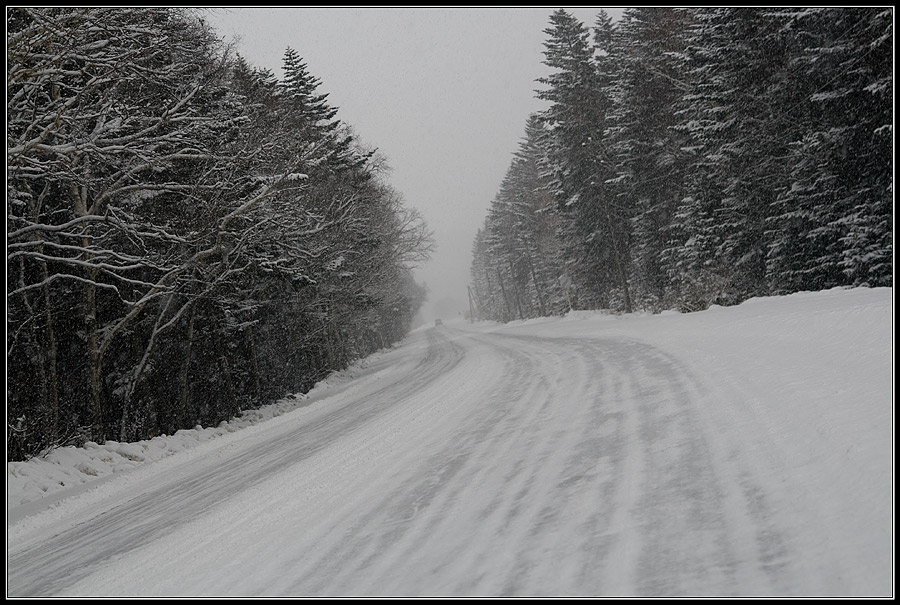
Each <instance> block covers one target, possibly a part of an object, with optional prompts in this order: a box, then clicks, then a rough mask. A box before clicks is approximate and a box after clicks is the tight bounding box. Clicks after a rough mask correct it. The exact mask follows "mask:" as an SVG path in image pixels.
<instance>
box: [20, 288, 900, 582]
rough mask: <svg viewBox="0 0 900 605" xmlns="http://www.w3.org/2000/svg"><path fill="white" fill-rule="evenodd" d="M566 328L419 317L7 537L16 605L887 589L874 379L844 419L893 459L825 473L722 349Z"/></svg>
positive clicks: (598, 326) (810, 429)
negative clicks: (241, 424)
mask: <svg viewBox="0 0 900 605" xmlns="http://www.w3.org/2000/svg"><path fill="white" fill-rule="evenodd" d="M820 298H821V297H820ZM888 302H889V301H888ZM881 304H882V306H883V304H884V299H883V298H882V299H881ZM825 306H826V308H830V307H828V305H827V304H826V305H825ZM889 306H890V305H889V304H888V310H890V309H889ZM751 310H752V309H751ZM726 311H732V310H721V311H720V312H726ZM696 315H697V316H700V315H702V314H696ZM812 316H815V314H813V315H812ZM735 317H736V318H737V319H740V317H738V316H737V315H735ZM685 319H687V316H684V317H683V318H682V317H674V318H670V320H671V321H682V320H685ZM777 319H778V317H777V316H776V317H774V321H775V324H776V330H775V331H779V330H778V329H777ZM819 319H821V316H820V317H819ZM660 320H664V318H660V317H656V318H647V317H645V318H635V319H634V320H632V321H633V322H634V325H638V324H639V322H645V323H646V322H650V321H656V322H657V327H660V326H663V324H662V323H659V322H660ZM623 321H624V320H623ZM582 323H583V324H584V326H586V327H587V328H585V327H582V328H581V329H580V330H579V329H578V328H579V326H577V325H575V324H574V323H571V322H570V323H569V326H568V328H569V329H558V328H559V325H557V326H556V328H554V329H553V330H552V331H551V330H549V329H548V328H547V325H549V324H540V323H537V324H534V325H528V324H525V325H520V326H519V327H518V328H515V327H514V328H512V329H495V330H485V329H483V328H482V329H479V328H473V327H471V326H467V325H465V324H455V325H453V326H445V327H441V328H433V329H427V330H421V331H418V332H415V333H413V335H412V336H411V337H410V338H409V339H408V340H407V342H406V343H405V344H404V345H403V346H402V347H399V348H396V349H394V350H391V351H390V352H387V353H385V354H382V355H381V356H379V357H378V358H377V359H376V360H375V361H373V362H372V363H371V364H370V365H369V366H368V367H367V369H366V371H365V373H364V374H363V375H361V376H359V377H357V378H356V379H355V380H353V381H351V382H348V383H345V384H343V385H341V386H340V387H337V388H334V389H331V390H329V391H326V392H325V393H324V394H322V395H321V396H319V397H317V398H313V399H312V400H310V402H309V405H307V406H305V407H303V408H301V409H298V410H296V411H295V412H293V413H290V414H286V415H284V416H282V417H280V418H278V419H276V420H273V421H270V422H266V423H262V424H260V425H257V426H254V427H252V428H250V429H246V430H243V431H239V432H238V433H235V434H232V435H228V436H227V438H222V439H217V440H214V441H211V442H208V443H204V444H203V445H202V446H200V447H198V448H197V450H196V451H193V452H190V453H189V454H190V455H188V454H187V453H186V454H185V455H174V456H171V457H169V458H166V459H164V460H161V461H158V462H155V463H153V464H148V465H146V467H145V468H140V469H137V470H135V471H132V472H129V473H127V474H126V475H124V476H122V477H120V478H117V479H115V480H111V481H108V482H106V483H104V484H103V485H101V486H100V487H98V488H97V489H95V490H93V491H91V492H87V493H85V494H82V495H81V496H79V497H72V498H69V499H67V500H64V501H63V502H62V503H61V504H60V505H59V507H57V508H56V509H54V510H51V511H46V512H45V513H43V514H38V515H34V516H33V517H28V518H26V519H23V520H21V521H19V522H18V523H15V524H14V525H12V526H10V527H9V528H8V529H9V539H8V572H7V573H8V594H9V595H10V596H34V595H185V596H186V595H207V596H212V595H232V596H236V595H299V596H317V595H336V596H351V595H396V596H403V595H437V596H441V595H448V596H449V595H585V596H591V595H861V594H865V595H885V594H889V593H890V592H891V591H892V571H891V570H892V565H891V560H890V559H891V553H892V542H893V537H892V525H891V520H892V514H891V508H892V486H891V481H892V467H891V464H892V463H891V462H888V461H885V462H879V463H878V465H877V468H874V469H873V468H871V466H872V465H871V463H870V462H871V460H872V459H873V458H874V457H877V456H880V455H884V456H891V459H892V455H891V450H890V448H891V447H892V446H891V429H890V427H887V428H885V426H883V425H882V423H883V422H888V421H890V420H891V418H892V410H891V409H886V410H884V414H885V415H884V416H883V417H880V418H879V417H874V416H877V415H878V414H880V413H882V412H877V413H876V414H872V413H868V412H866V411H865V410H866V409H870V408H872V407H873V406H879V405H882V404H884V403H885V402H887V403H888V404H889V403H890V401H891V399H890V398H891V393H890V391H888V392H887V393H885V394H884V395H885V398H886V399H884V400H883V401H875V402H874V403H871V404H867V405H866V406H861V410H860V412H859V413H860V414H863V415H867V418H868V419H867V420H866V421H865V424H866V426H865V427H864V428H862V429H857V431H863V432H866V435H867V436H868V437H870V438H873V439H875V442H874V445H873V443H871V442H870V443H869V444H868V445H870V446H872V447H877V448H884V447H887V448H889V449H888V451H886V452H885V451H877V452H875V453H874V454H866V455H862V457H859V458H855V459H854V458H852V457H851V456H850V451H849V450H848V452H847V456H846V457H845V458H846V460H849V462H848V461H844V462H842V463H841V464H843V465H844V466H842V467H841V468H831V469H824V470H823V469H822V468H820V467H818V466H816V465H826V464H830V462H829V461H828V460H823V461H816V460H814V459H806V458H805V457H804V459H802V460H798V459H795V458H796V456H795V451H794V450H792V449H791V447H792V445H791V444H801V445H802V444H805V443H806V446H805V447H804V449H802V450H797V451H803V452H805V453H807V454H810V455H815V454H816V451H817V450H816V448H817V447H819V448H823V451H824V450H825V449H829V448H832V447H840V448H843V445H842V443H843V442H840V441H839V440H838V441H835V440H831V439H830V436H829V435H823V434H822V432H823V430H824V429H823V428H822V425H817V424H815V423H812V424H810V423H808V422H803V421H797V422H796V423H795V424H794V425H792V426H790V427H789V429H790V430H788V431H786V430H785V427H784V422H785V421H784V418H782V417H777V418H773V417H772V415H771V413H769V412H768V411H767V410H766V409H763V408H762V407H761V404H760V401H759V397H758V393H755V392H754V391H753V389H752V388H749V387H748V386H747V384H749V383H747V382H746V380H745V381H744V382H743V383H742V380H741V376H738V375H736V374H735V373H734V368H736V367H739V364H731V365H729V364H728V363H727V360H725V361H723V360H722V359H721V356H720V355H718V356H717V355H715V353H716V351H717V350H718V349H716V347H715V346H713V345H710V346H711V348H710V349H709V350H708V351H706V352H704V350H703V347H702V343H701V345H697V344H695V345H692V344H691V341H690V340H685V339H680V340H678V339H675V338H674V336H673V337H672V340H671V342H678V343H681V344H680V345H679V346H681V348H680V349H679V348H678V346H672V347H668V348H667V347H664V346H656V345H654V344H650V343H649V342H648V340H650V339H648V338H639V337H635V334H638V335H640V334H643V335H645V336H646V335H651V334H653V333H654V331H653V330H652V329H647V330H646V331H645V332H644V331H641V330H640V329H639V330H638V331H637V332H634V333H632V334H629V333H628V326H629V325H630V324H627V325H626V324H623V323H622V322H619V323H617V324H616V325H615V329H609V325H610V324H608V323H603V322H596V323H592V322H590V321H588V322H582ZM671 325H674V324H670V326H671ZM729 325H732V326H734V325H740V323H738V324H735V323H734V321H731V322H730V324H729ZM748 325H749V324H748ZM542 326H543V329H542ZM573 326H574V328H573ZM604 326H605V327H604ZM754 326H755V324H753V325H749V328H748V330H749V332H753V331H754V330H755V327H754ZM663 327H665V326H663ZM585 329H586V332H585ZM677 329H682V328H677ZM677 329H676V331H675V332H671V334H672V335H677ZM800 329H801V330H802V329H803V327H802V326H801V327H800ZM749 332H748V333H749ZM660 333H663V334H665V330H664V329H663V330H662V331H661V332H660ZM711 333H712V331H711ZM780 333H781V334H782V335H784V334H785V333H786V331H785V330H783V329H781V330H780ZM723 338H727V335H723ZM660 339H661V342H665V338H663V337H660ZM887 342H888V344H889V343H890V339H888V341H887ZM795 344H796V343H795ZM692 346H693V347H694V348H691V347H692ZM781 346H788V344H785V343H781ZM873 346H875V347H876V351H875V352H876V355H877V354H878V353H879V350H877V347H879V346H880V347H883V346H884V342H881V343H874V344H873ZM698 347H699V348H698ZM720 349H721V347H720ZM691 351H693V352H694V353H691ZM719 352H721V350H719ZM887 352H888V353H890V348H889V349H888V351H887ZM880 353H881V354H883V353H884V351H883V350H881V351H880ZM747 354H748V360H751V359H753V358H752V354H753V350H752V349H751V350H749V351H747ZM713 357H715V359H716V360H717V361H714V360H713ZM773 359H777V356H776V357H773ZM704 360H706V361H707V362H708V363H707V364H706V366H703V363H701V362H702V361H704ZM830 361H831V360H830V358H829V362H830ZM887 361H888V362H889V361H890V360H889V359H888V360H887ZM716 363H719V364H722V365H721V366H720V367H718V368H716V365H715V364H716ZM748 363H749V362H748ZM753 364H755V365H753ZM760 364H761V361H760V360H759V359H755V360H754V361H753V362H752V363H751V365H750V367H751V369H752V371H754V372H769V374H765V373H763V374H757V379H758V380H760V381H763V382H766V381H769V382H770V383H772V382H773V381H774V384H773V386H772V391H771V392H773V393H774V392H776V391H777V392H784V391H785V390H786V388H787V387H785V384H788V383H787V382H784V381H783V380H782V379H783V378H784V377H783V376H781V377H779V375H778V374H777V371H776V370H773V369H771V368H770V369H769V370H766V369H765V367H764V366H765V364H762V365H760ZM771 365H772V366H773V367H774V365H775V363H774V362H773V364H771ZM810 365H813V366H815V365H816V362H815V361H812V362H803V363H802V364H801V366H802V368H803V369H804V371H805V369H806V368H808V367H809V366H810ZM816 367H818V366H816ZM885 367H887V366H885ZM716 369H719V370H722V372H721V374H719V375H717V376H715V377H711V376H710V375H709V374H707V373H706V372H707V371H712V370H716ZM849 371H851V372H852V371H853V370H852V368H851V369H850V370H849ZM879 372H881V373H879ZM807 373H808V372H807ZM875 373H876V374H877V376H878V377H879V378H882V379H883V376H882V374H883V370H879V369H876V372H875ZM790 375H791V376H792V377H794V378H793V379H795V380H797V381H800V382H802V381H803V380H804V376H805V374H804V372H791V373H790ZM744 378H746V376H744ZM866 379H867V380H868V379H871V375H868V376H867V378H866ZM779 380H782V382H778V381H779ZM834 380H836V381H840V380H841V377H840V376H836V377H834ZM791 384H792V383H791ZM810 384H812V383H811V382H810ZM884 384H885V383H884V382H883V380H882V382H881V383H880V385H879V384H876V385H875V389H876V390H875V391H873V392H875V393H876V394H877V393H879V391H878V390H877V389H879V388H881V389H883V387H884ZM827 386H828V385H826V387H827ZM803 388H805V387H802V385H801V388H799V389H798V392H803ZM807 390H808V389H807ZM786 395H787V396H788V397H789V398H790V397H793V394H792V392H787V393H786ZM862 396H864V397H867V398H868V399H871V397H870V396H868V395H866V394H865V393H863V394H862ZM766 403H771V404H773V405H780V403H779V402H766ZM803 405H807V404H805V403H804V404H803ZM803 405H801V406H800V407H803ZM763 407H764V405H763ZM877 409H879V410H880V409H881V408H880V407H878V408H877ZM793 413H795V414H796V413H797V411H796V410H795V411H794V412H793ZM829 413H830V412H827V411H826V412H823V411H821V410H820V411H818V412H816V414H817V415H818V417H820V418H821V417H822V416H823V415H824V416H825V417H826V418H825V420H824V421H823V422H824V423H825V425H828V426H830V425H831V424H833V423H834V422H835V418H836V417H835V416H833V415H832V416H829ZM785 417H787V416H785ZM851 428H852V427H851ZM798 431H799V433H798ZM854 438H855V437H851V440H852V439H854ZM885 438H886V439H885ZM807 442H809V443H807ZM861 445H863V446H865V444H861ZM862 463H864V464H866V466H867V468H866V469H865V470H860V471H859V472H862V473H863V474H865V473H868V474H869V475H870V476H869V475H866V476H864V477H862V478H860V477H859V476H856V477H855V479H854V480H857V481H859V480H861V481H864V482H877V481H879V478H880V479H886V480H887V481H888V483H887V484H886V485H869V486H867V487H868V488H870V489H872V490H873V492H874V495H870V496H869V497H868V498H865V497H863V498H861V497H860V496H859V494H855V493H847V492H848V490H847V489H845V487H846V486H847V485H848V482H849V481H850V480H849V479H847V478H846V477H845V475H847V474H852V473H856V472H857V471H856V470H855V468H854V467H853V465H859V464H862ZM886 472H887V473H888V475H887V476H886V477H885V476H884V475H885V473H886ZM800 477H802V479H800V480H798V478H800ZM829 482H830V483H832V484H835V483H836V485H831V486H830V487H829V486H828V484H829ZM827 490H831V491H827ZM835 498H837V499H838V500H839V501H835ZM854 511H855V512H856V514H858V515H861V516H862V517H864V519H863V520H862V521H859V520H858V519H857V520H850V519H847V518H846V516H847V515H850V514H851V513H853V512H854ZM879 532H883V534H881V533H879ZM851 534H852V536H855V541H854V538H853V537H851V536H850V535H851ZM880 535H883V536H884V537H883V538H880V537H879V536H880ZM861 559H862V560H861Z"/></svg>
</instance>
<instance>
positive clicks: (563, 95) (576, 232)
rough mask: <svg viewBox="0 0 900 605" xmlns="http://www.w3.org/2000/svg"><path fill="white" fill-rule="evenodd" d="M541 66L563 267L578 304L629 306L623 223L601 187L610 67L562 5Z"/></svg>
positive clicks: (553, 20) (621, 211) (552, 22)
mask: <svg viewBox="0 0 900 605" xmlns="http://www.w3.org/2000/svg"><path fill="white" fill-rule="evenodd" d="M544 32H545V33H546V34H547V40H546V41H545V42H544V47H545V50H544V57H545V59H544V64H545V65H546V66H547V67H549V68H550V69H552V70H553V72H552V73H551V74H550V75H548V76H546V77H543V78H539V80H538V82H539V83H540V84H542V85H544V86H545V88H543V89H541V90H539V91H537V96H538V98H540V99H543V100H546V101H548V102H549V103H550V106H549V107H548V108H547V110H546V111H544V112H543V114H542V119H543V121H544V123H545V124H546V125H547V128H548V131H549V136H548V140H549V141H550V144H549V146H548V160H549V161H548V167H549V168H550V173H549V175H550V177H551V186H552V187H553V191H554V193H555V195H556V196H557V201H558V206H559V209H560V216H561V217H562V220H561V232H562V233H563V236H562V243H563V250H564V256H565V258H566V265H567V267H566V269H567V271H568V272H569V274H570V276H571V278H572V280H573V282H574V283H575V286H576V288H577V289H578V290H579V294H580V300H581V302H580V304H583V305H585V306H594V307H597V306H600V307H608V306H610V305H611V304H613V302H614V301H619V302H618V303H616V306H617V307H619V308H621V309H623V310H625V311H626V312H629V311H631V296H630V292H629V284H628V224H627V218H628V217H627V216H626V215H625V213H624V209H622V208H619V207H618V206H616V205H615V204H614V202H613V200H612V199H611V197H610V196H609V195H608V193H607V192H606V189H605V185H604V183H605V181H606V180H607V178H608V176H609V169H610V166H609V162H608V155H607V153H608V150H607V146H606V141H605V140H604V138H603V133H604V131H605V129H606V119H607V114H608V112H609V110H610V99H609V96H608V86H609V80H608V74H609V71H610V70H609V69H608V66H607V64H606V60H605V59H604V58H603V57H598V58H597V59H596V60H595V50H594V46H593V45H592V44H591V41H590V39H589V38H590V32H589V31H588V30H587V28H586V27H585V26H584V24H582V23H581V22H580V21H579V20H578V19H576V18H575V17H574V16H572V15H571V14H569V13H567V12H566V11H565V10H562V9H560V10H558V11H556V12H554V13H553V14H552V15H551V17H550V26H549V27H548V28H547V29H545V30H544Z"/></svg>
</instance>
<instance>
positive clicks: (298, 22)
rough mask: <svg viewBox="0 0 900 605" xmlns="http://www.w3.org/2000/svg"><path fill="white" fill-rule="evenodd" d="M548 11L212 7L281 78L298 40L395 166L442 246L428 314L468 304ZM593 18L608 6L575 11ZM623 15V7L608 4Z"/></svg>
mask: <svg viewBox="0 0 900 605" xmlns="http://www.w3.org/2000/svg"><path fill="white" fill-rule="evenodd" d="M554 10H556V8H555V7H549V8H539V9H532V8H528V9H525V8H518V9H510V8H504V9H485V8H456V9H360V8H354V9H350V8H344V9H338V8H333V9H304V8H284V9H274V8H265V9H212V10H210V11H209V12H208V13H207V15H208V21H209V22H210V23H211V24H212V25H213V27H215V29H216V30H217V31H218V32H219V34H220V36H221V37H223V38H225V39H226V40H233V39H234V40H237V51H238V52H239V53H240V54H241V55H243V56H244V57H245V58H246V59H247V60H248V61H249V62H250V63H251V64H253V65H255V66H258V67H264V68H268V69H271V70H272V71H273V72H274V73H275V75H276V76H278V77H279V78H280V77H281V75H282V74H281V60H282V56H283V55H284V51H285V49H286V48H287V47H288V46H290V47H291V48H293V49H294V50H296V51H297V52H298V53H299V54H300V56H302V57H303V58H304V60H305V62H306V64H307V67H308V69H309V71H310V73H311V74H313V75H314V76H316V77H318V78H320V79H321V80H322V86H321V88H320V90H321V91H322V92H325V93H328V95H329V97H328V98H329V101H330V102H331V104H332V105H333V106H335V107H337V108H338V117H339V118H340V119H341V120H343V121H344V122H346V123H347V124H349V125H350V126H352V127H353V128H354V130H355V131H356V134H357V135H358V138H359V139H360V140H361V141H362V143H363V144H364V145H366V146H367V147H369V148H372V147H377V148H378V150H379V151H380V153H381V154H382V155H384V156H385V157H386V158H387V160H388V163H389V164H390V166H391V168H392V172H391V174H390V176H389V179H388V180H389V182H390V184H391V185H392V186H393V187H394V188H395V189H397V190H398V191H400V192H401V193H402V194H403V197H404V199H405V200H406V203H407V205H409V206H411V207H414V208H417V209H419V210H420V211H421V213H422V215H423V216H424V218H425V220H426V221H427V223H428V225H429V227H430V228H431V229H432V231H433V232H434V235H435V241H436V243H437V251H436V252H435V254H434V256H433V259H432V261H431V262H430V263H428V264H427V265H425V266H423V267H421V268H419V269H418V270H417V271H416V277H417V280H418V281H419V282H424V283H425V284H427V286H428V288H429V290H430V300H429V302H428V303H427V304H426V309H425V313H424V314H425V316H426V318H427V319H428V320H430V319H431V318H433V317H438V316H443V317H451V316H455V315H456V314H457V313H458V312H460V311H463V310H464V309H465V308H466V306H467V304H468V301H467V293H466V286H467V285H468V283H469V265H470V263H471V249H472V241H473V239H474V237H475V233H476V231H477V230H478V228H479V227H480V226H481V225H482V223H483V221H484V217H485V216H486V214H487V210H488V206H489V205H490V202H491V200H492V199H493V197H494V195H495V194H496V193H497V190H498V189H499V187H500V182H501V181H502V179H503V176H504V174H505V173H506V169H507V168H508V167H509V163H510V161H511V159H512V154H513V153H514V152H515V150H516V149H517V147H518V143H519V141H520V139H521V137H522V135H523V133H524V128H525V121H526V119H527V117H528V115H529V114H530V113H532V112H534V111H537V110H539V109H541V108H542V107H544V105H543V102H541V101H539V100H537V99H535V98H534V97H535V95H534V91H535V89H536V88H539V87H540V85H539V84H538V83H537V82H535V80H536V79H537V78H539V77H541V76H543V75H546V74H547V73H548V70H547V68H545V67H544V66H543V64H542V60H543V54H542V52H543V50H544V47H543V42H544V40H545V39H546V35H545V34H544V32H543V30H544V29H545V28H546V27H547V26H548V24H549V18H550V14H551V13H552V12H553V11H554ZM567 10H569V11H570V12H571V13H573V14H575V15H576V16H577V17H578V18H580V19H581V20H582V21H583V22H584V23H585V24H586V25H592V24H593V22H594V18H595V17H596V15H597V13H598V12H599V10H600V9H599V8H589V9H585V8H578V9H567ZM605 10H607V12H608V13H609V14H610V15H611V16H612V17H613V18H614V19H615V18H617V17H618V16H619V15H620V14H621V9H605Z"/></svg>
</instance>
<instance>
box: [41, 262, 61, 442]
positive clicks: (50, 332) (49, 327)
mask: <svg viewBox="0 0 900 605" xmlns="http://www.w3.org/2000/svg"><path fill="white" fill-rule="evenodd" d="M41 278H42V279H43V280H44V287H43V288H42V290H43V293H44V310H45V312H46V318H45V323H44V325H45V328H46V330H45V332H46V335H47V381H48V384H47V405H48V407H49V408H50V409H49V411H50V417H49V418H48V421H49V425H48V426H47V433H48V437H49V439H50V443H56V441H57V440H58V439H59V376H58V374H57V368H56V361H57V350H56V331H55V329H54V325H53V307H52V304H51V302H50V287H49V286H48V285H46V282H47V280H48V278H49V274H48V271H47V263H46V262H44V261H41Z"/></svg>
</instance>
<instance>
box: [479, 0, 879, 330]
mask: <svg viewBox="0 0 900 605" xmlns="http://www.w3.org/2000/svg"><path fill="white" fill-rule="evenodd" d="M544 33H545V34H546V41H545V43H544V47H545V50H544V57H545V59H544V64H545V65H546V66H547V67H548V68H549V70H550V74H549V75H548V76H546V77H544V78H541V79H540V80H539V81H538V84H539V86H540V88H539V89H538V90H537V91H536V93H537V96H538V97H539V98H540V99H542V100H544V101H545V102H546V109H544V110H543V111H541V112H539V113H537V114H535V115H533V116H531V117H530V118H529V119H528V121H527V123H526V125H525V134H524V137H523V139H522V142H521V144H520V148H519V150H518V152H517V153H516V154H515V155H514V157H513V159H512V163H511V165H510V167H509V170H508V172H507V174H506V176H505V178H504V179H503V182H502V184H501V186H500V190H499V192H498V193H497V195H496V197H495V199H494V200H493V202H492V203H491V205H490V209H489V213H488V216H487V218H486V220H485V223H484V226H483V228H482V229H481V230H479V232H478V234H477V236H476V239H475V242H474V246H473V261H472V267H471V278H472V282H471V283H472V287H471V289H472V298H473V301H474V302H475V303H476V304H475V314H476V317H477V318H481V319H491V320H496V321H509V320H513V319H522V318H528V317H535V316H544V315H552V314H562V313H565V312H567V311H569V310H570V309H608V310H610V311H611V312H631V311H636V310H642V311H659V310H663V309H673V308H676V309H680V310H682V311H693V310H700V309H704V308H707V307H709V306H710V305H712V304H720V305H730V304H737V303H740V302H741V301H743V300H746V299H748V298H751V297H754V296H765V295H781V294H789V293H792V292H797V291H803V290H822V289H828V288H833V287H841V286H872V287H874V286H892V285H893V277H892V275H893V260H892V259H893V205H892V200H893V130H892V124H893V9H892V8H890V7H886V8H885V7H882V8H811V9H781V8H699V9H697V8H694V9H676V8H628V9H625V10H624V13H623V17H622V19H621V20H620V21H617V22H615V23H613V22H612V21H611V19H610V18H609V16H608V15H607V14H606V13H605V12H602V11H601V12H600V14H599V15H598V16H597V18H596V22H595V23H594V24H593V27H592V28H588V27H587V26H585V25H584V24H583V23H582V22H580V21H579V20H577V19H576V18H574V17H573V16H572V15H571V14H570V13H567V12H566V11H564V10H559V11H556V12H554V13H553V14H552V16H551V17H550V23H549V26H548V27H547V29H545V30H544Z"/></svg>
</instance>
